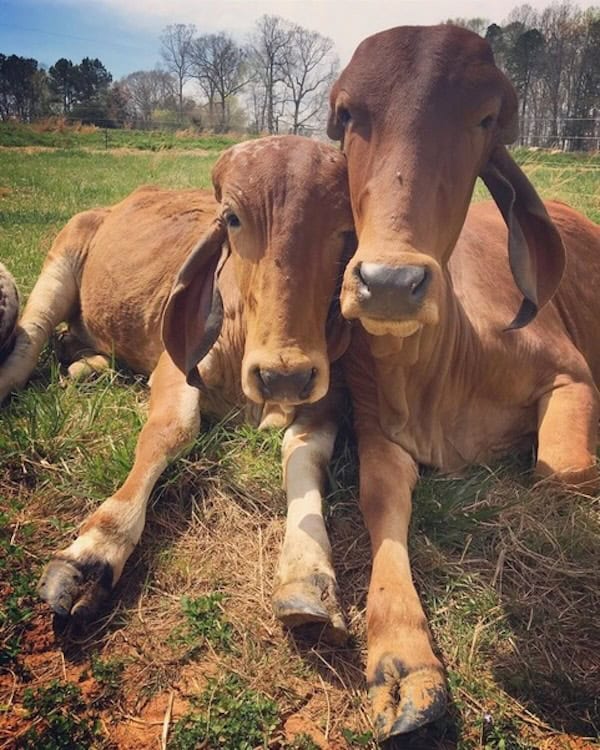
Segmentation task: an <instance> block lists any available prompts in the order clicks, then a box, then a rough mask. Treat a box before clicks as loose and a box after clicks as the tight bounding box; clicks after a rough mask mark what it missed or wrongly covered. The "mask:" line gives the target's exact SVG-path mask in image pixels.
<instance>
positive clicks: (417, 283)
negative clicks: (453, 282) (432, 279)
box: [410, 266, 429, 299]
mask: <svg viewBox="0 0 600 750" xmlns="http://www.w3.org/2000/svg"><path fill="white" fill-rule="evenodd" d="M416 268H418V266H417V267H416ZM419 276H420V278H419ZM428 286H429V271H428V270H427V268H426V267H425V266H422V267H421V268H419V275H415V278H413V279H412V280H411V282H410V295H411V297H413V298H414V299H421V298H422V297H423V295H424V294H425V292H426V291H427V287H428Z"/></svg>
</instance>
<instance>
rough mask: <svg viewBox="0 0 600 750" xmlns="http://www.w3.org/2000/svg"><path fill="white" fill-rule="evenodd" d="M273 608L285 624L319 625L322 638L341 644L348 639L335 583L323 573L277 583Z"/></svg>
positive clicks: (288, 625) (292, 625) (295, 626)
mask: <svg viewBox="0 0 600 750" xmlns="http://www.w3.org/2000/svg"><path fill="white" fill-rule="evenodd" d="M273 612H274V613H275V616H276V617H277V619H278V620H280V621H281V622H282V623H283V624H284V625H285V626H286V627H287V628H297V627H300V626H302V625H321V626H322V631H321V636H322V638H323V639H324V640H326V641H328V642H330V643H334V644H342V643H344V642H345V641H346V640H347V639H348V630H347V628H346V623H345V622H344V616H343V614H342V610H341V608H340V605H339V603H338V594H337V584H336V582H335V580H334V579H333V578H332V577H331V576H328V575H326V574H324V573H315V574H314V575H312V576H308V577H307V578H301V579H298V580H296V581H290V582H289V583H285V584H282V585H281V586H279V587H278V588H277V589H276V591H275V592H274V594H273Z"/></svg>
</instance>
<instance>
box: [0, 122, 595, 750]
mask: <svg viewBox="0 0 600 750" xmlns="http://www.w3.org/2000/svg"><path fill="white" fill-rule="evenodd" d="M10 133H11V131H10V128H8V129H3V128H0V143H4V144H5V145H6V144H7V143H8V140H7V139H9V138H11V137H13V136H14V137H15V138H16V135H14V133H13V135H12V136H11V135H10ZM18 135H19V137H20V138H24V137H25V136H23V133H20V134H18ZM41 135H42V136H44V137H47V138H48V139H49V140H48V141H46V142H45V143H38V145H51V146H58V147H59V148H58V149H57V150H54V151H32V152H28V151H24V150H14V151H11V150H10V149H5V150H1V151H0V259H1V260H2V261H3V262H4V263H6V264H7V265H8V266H9V267H10V269H11V270H12V271H13V273H14V275H15V276H16V278H17V281H18V283H19V285H20V287H21V290H22V292H23V296H24V297H26V296H27V294H28V293H29V291H30V290H31V288H32V286H33V283H34V281H35V278H36V276H37V274H38V272H39V270H40V268H41V264H42V261H43V258H44V255H45V253H46V252H47V251H48V249H49V247H50V245H51V242H52V239H53V237H54V236H55V234H56V233H57V232H58V230H59V229H60V228H61V226H62V225H63V224H64V223H65V222H66V221H67V220H68V219H69V218H70V217H71V216H72V215H73V214H74V213H76V212H77V211H81V210H84V209H86V208H90V207H92V206H98V205H106V204H109V203H113V202H115V201H117V200H119V199H121V198H123V197H124V196H125V195H127V194H128V193H129V192H130V191H131V190H133V189H134V188H135V187H137V186H138V185H139V184H141V183H152V182H154V183H158V184H161V185H163V186H165V187H182V188H183V187H192V186H199V187H205V188H208V187H209V186H210V168H211V166H212V164H213V163H214V160H215V159H216V157H217V154H218V149H217V146H216V145H215V146H214V147H213V146H207V145H204V146H200V145H199V144H196V143H195V142H194V144H195V145H190V144H188V142H187V141H186V140H185V139H180V140H181V143H183V144H185V145H180V141H179V140H178V141H177V146H176V148H174V149H170V150H169V149H164V150H158V151H155V152H150V151H147V150H142V149H138V150H137V151H136V152H125V151H122V152H112V153H111V152H110V151H107V152H104V151H101V150H92V149H95V148H96V147H97V143H95V142H94V141H93V138H96V137H97V134H94V133H92V134H89V140H85V139H86V138H88V134H85V133H83V134H80V135H81V137H80V139H79V140H78V141H77V142H76V143H75V145H76V146H77V148H75V149H72V150H67V149H66V148H65V145H66V144H65V143H62V144H61V143H59V142H58V141H55V142H53V143H52V142H50V140H51V137H58V134H41ZM111 135H112V134H111ZM126 135H130V136H131V137H132V138H137V137H138V136H137V135H135V134H124V136H123V137H125V136H126ZM145 135H146V134H141V135H140V136H139V138H140V142H142V140H143V139H142V136H145ZM33 137H34V136H33V135H31V134H30V135H29V136H28V138H29V140H28V141H27V143H26V144H25V143H24V144H23V145H31V144H32V140H31V139H32V138H33ZM35 137H36V138H37V136H35ZM77 137H78V138H79V136H77ZM119 137H120V136H119ZM3 139H4V140H3ZM132 143H133V142H130V143H129V144H127V143H123V144H122V145H126V146H128V147H129V148H136V147H135V146H134V145H132ZM215 143H216V141H215ZM188 145H190V150H189V151H188V153H182V152H181V151H180V149H183V148H184V147H185V148H187V147H188ZM221 145H222V144H221ZM195 148H196V149H197V148H202V149H206V150H210V151H211V154H210V155H206V154H204V153H194V150H193V149H195ZM516 157H517V159H518V160H519V161H520V162H521V163H522V164H523V165H524V168H525V170H526V171H527V172H528V174H530V175H531V177H532V180H533V181H534V183H535V184H536V186H537V187H538V188H539V190H540V192H541V194H542V195H543V196H544V197H546V198H550V197H556V198H559V199H562V200H565V201H566V202H569V203H571V204H573V205H574V206H576V207H577V208H579V209H580V210H582V211H583V212H584V213H586V214H587V215H589V216H590V217H591V218H593V219H595V220H596V221H598V220H600V206H599V196H600V157H598V156H589V155H588V156H574V155H569V154H542V153H541V152H529V151H519V152H517V153H516ZM478 190H479V188H478ZM478 197H480V198H481V197H483V192H478ZM146 404H147V388H146V385H145V382H144V381H143V380H142V379H138V378H134V377H132V376H131V375H130V374H128V373H119V374H115V373H107V374H104V375H102V376H101V377H99V378H97V379H96V380H95V381H94V382H92V383H81V384H77V385H74V384H65V383H64V382H63V381H62V377H61V373H60V371H59V369H58V367H57V365H56V363H55V359H54V357H53V355H52V353H51V352H50V350H47V351H46V352H45V353H44V355H43V357H42V359H41V361H40V363H39V365H38V368H37V369H36V372H35V374H34V376H33V378H32V380H31V382H30V383H29V385H28V386H27V388H26V389H25V390H24V391H23V392H22V393H20V394H18V395H16V396H15V397H13V398H12V399H11V400H10V401H9V403H8V404H6V405H5V406H4V407H3V408H2V412H1V414H0V513H1V514H2V515H1V516H0V585H1V586H2V588H1V589H0V593H1V595H2V603H1V609H0V647H1V649H2V650H1V651H0V654H1V656H0V660H1V663H0V671H1V670H4V677H6V678H7V680H8V682H7V683H1V682H0V691H2V688H3V687H4V686H5V685H8V687H9V689H8V690H6V691H5V692H4V691H3V692H1V694H0V744H1V742H2V741H5V740H6V739H7V737H10V736H11V735H7V734H2V732H3V731H4V730H3V729H2V721H1V720H2V719H6V720H7V721H9V722H10V721H14V722H15V724H14V725H13V724H9V728H8V729H7V730H6V731H7V732H16V731H24V733H23V734H21V735H20V736H21V737H22V740H20V741H21V742H22V743H24V742H30V744H29V745H28V746H29V747H40V748H44V747H48V748H50V747H61V746H65V747H67V746H68V747H70V746H71V745H61V744H60V743H61V742H64V741H66V740H64V739H61V738H64V737H65V736H66V735H67V734H69V736H70V737H71V739H72V741H73V742H80V744H81V746H89V747H95V746H96V744H98V745H99V746H110V741H111V736H112V733H113V732H114V731H116V729H119V730H121V731H133V728H135V729H136V731H142V729H141V728H143V727H145V729H144V731H146V732H147V734H146V735H144V736H143V737H140V739H139V743H140V744H139V746H140V747H156V746H157V742H158V740H157V738H158V737H159V736H160V731H161V727H162V721H163V718H164V715H165V711H166V704H165V703H161V704H160V707H159V709H156V710H155V709H154V707H153V703H152V701H154V700H156V701H159V700H164V699H165V696H167V695H168V694H169V692H170V691H175V692H176V693H177V695H181V696H182V698H183V700H184V701H185V704H184V706H183V707H182V708H180V709H179V712H178V713H177V715H174V717H173V720H172V722H171V731H170V735H169V737H170V739H169V743H170V747H173V748H185V747H196V746H197V744H198V743H201V742H204V741H205V740H206V741H207V742H208V745H207V746H209V747H212V746H214V747H227V748H231V749H232V750H234V749H235V748H236V747H239V748H244V747H246V746H250V747H256V746H262V745H264V743H265V742H271V743H272V746H274V747H281V748H286V747H287V748H290V749H291V748H294V747H296V748H298V750H299V748H301V747H306V748H309V747H311V746H312V745H311V743H312V742H313V740H312V739H310V737H309V736H308V735H306V734H304V733H302V732H301V733H300V734H298V735H297V736H296V737H295V738H290V737H287V735H286V732H285V722H286V721H287V719H288V717H290V716H299V717H301V718H302V719H303V720H304V721H306V722H307V724H306V726H309V725H310V726H313V725H314V726H315V727H317V728H318V730H319V731H320V732H321V733H325V732H326V731H329V736H330V739H331V740H332V742H337V743H338V745H339V747H341V748H343V747H350V748H353V747H367V748H371V750H373V748H374V747H375V745H374V742H373V740H372V735H371V734H370V731H371V727H370V726H369V723H368V719H367V716H366V713H365V707H366V694H365V686H364V680H363V676H362V670H363V668H364V653H363V648H364V619H365V618H364V608H365V592H366V586H367V577H368V568H369V545H368V539H367V536H366V532H365V530H364V527H363V525H362V521H361V519H360V514H359V512H358V508H357V502H356V499H357V498H356V494H357V469H356V452H355V446H353V444H352V442H351V441H348V440H347V435H346V434H345V435H344V437H343V438H342V439H340V440H339V441H338V447H337V449H336V455H335V458H334V461H333V462H332V466H331V469H330V475H331V486H330V491H329V497H328V505H329V507H328V522H329V525H330V529H331V538H332V543H333V547H334V559H335V563H336V567H337V570H338V573H339V582H340V588H341V591H342V596H343V606H344V609H345V611H346V612H347V615H348V619H349V622H350V627H351V632H352V636H353V641H352V642H351V644H350V646H348V647H347V648H343V649H332V648H329V647H327V646H325V645H323V644H321V645H319V646H314V647H313V646H312V645H310V646H305V645H303V644H302V643H300V642H299V643H296V642H295V641H294V640H293V639H291V638H288V637H287V636H286V635H285V634H284V633H283V632H282V631H281V629H280V628H279V626H278V625H277V624H276V623H275V622H274V620H273V618H272V615H271V612H270V603H269V597H270V591H271V586H272V581H273V579H274V575H275V571H274V567H275V562H276V559H277V554H278V552H279V548H280V544H281V539H282V534H283V527H284V512H285V498H284V495H283V492H282V490H281V468H280V464H279V462H280V434H278V433H276V432H273V433H262V432H258V431H256V430H253V429H252V428H249V427H246V426H240V425H239V419H237V418H235V416H234V417H232V418H231V419H227V420H223V421H222V422H220V423H217V424H214V423H212V424H208V423H207V424H206V425H205V429H204V430H203V431H202V432H201V434H200V435H199V436H198V438H197V440H196V441H195V443H194V446H193V448H192V450H191V452H190V454H189V455H188V456H187V457H185V458H182V459H180V460H179V461H177V462H174V463H173V464H172V465H171V466H170V467H169V469H168V470H167V471H166V472H165V474H164V476H163V478H162V479H161V481H160V483H159V486H158V487H157V489H156V490H155V492H154V494H153V497H152V501H151V506H150V508H149V512H148V527H147V529H146V531H145V532H144V535H143V537H142V542H141V544H140V546H139V549H138V550H136V551H135V552H134V554H133V556H132V558H131V560H130V562H129V563H128V565H127V567H126V569H125V574H124V576H123V579H122V581H121V582H120V583H119V585H118V587H117V590H116V592H115V595H114V596H113V598H112V600H111V602H109V607H108V608H107V611H106V612H105V613H104V614H103V616H102V617H101V619H100V620H99V622H98V623H96V624H94V626H93V627H92V628H91V630H89V631H86V632H84V633H83V634H82V633H77V632H69V633H67V634H66V635H65V636H64V639H63V640H59V641H57V640H56V639H55V638H54V636H53V635H52V632H51V629H50V621H49V617H48V614H47V612H46V611H45V610H44V608H43V607H41V606H39V605H38V604H37V602H36V598H35V596H34V592H33V589H34V585H35V581H36V579H37V576H38V575H39V572H40V570H41V567H42V565H43V564H44V562H45V561H46V560H47V558H48V557H49V555H50V554H52V553H53V552H54V551H55V550H57V549H61V548H64V547H65V546H66V545H67V544H69V542H70V540H71V539H72V538H73V535H74V533H75V531H76V529H77V527H78V525H79V523H80V522H81V521H82V520H83V519H84V518H85V516H86V514H87V513H89V512H90V511H91V510H92V509H93V508H95V507H97V505H98V504H99V503H100V502H101V501H102V500H103V499H104V498H105V497H107V496H109V495H110V494H112V493H113V492H114V491H115V489H116V488H117V487H118V486H119V485H120V484H121V483H122V481H123V480H124V478H125V476H126V474H127V472H128V470H129V468H130V466H131V462H132V457H133V452H134V449H135V443H136V440H137V435H138V433H139V429H140V427H141V425H142V423H143V421H144V419H145V413H146ZM528 465H529V463H528V460H527V457H525V459H524V461H522V462H517V461H516V460H511V461H508V462H506V463H504V464H502V465H501V466H500V467H494V468H493V469H483V468H478V469H473V470H471V471H470V472H468V473H467V474H466V475H465V476H462V477H460V478H446V477H439V476H436V475H435V474H432V473H427V474H426V475H425V476H424V477H423V478H422V480H421V481H420V482H419V485H418V488H417V491H416V493H415V498H414V515H413V524H412V530H411V532H412V533H411V556H412V560H413V566H414V575H415V580H416V585H417V587H418V588H419V591H420V593H421V596H422V599H423V601H424V605H425V607H426V610H427V612H428V616H429V620H430V623H431V627H432V630H433V634H434V637H435V642H436V646H437V648H438V649H439V650H440V652H441V654H442V656H443V660H444V663H445V664H446V665H447V668H448V679H449V684H450V687H451V691H452V705H451V707H450V711H449V713H448V715H447V717H446V718H445V720H444V721H442V722H439V723H438V725H437V726H436V727H434V728H433V729H431V730H428V731H427V732H424V733H422V734H419V733H417V736H416V737H415V738H414V739H413V740H411V743H410V744H409V745H407V747H418V746H422V747H427V748H431V749H432V750H435V748H444V750H446V748H450V747H453V748H454V747H456V748H458V749H459V750H471V749H472V748H473V749H475V748H490V749H492V748H493V749H494V750H500V749H501V748H504V749H505V750H506V749H508V748H511V749H512V748H514V749H515V750H525V748H537V747H540V746H542V742H543V741H545V740H546V739H548V738H550V737H552V736H553V735H552V732H551V730H552V731H554V730H561V729H562V730H564V731H566V732H571V733H573V735H574V736H577V735H584V736H592V735H593V734H594V733H595V732H597V730H598V727H599V724H600V722H599V719H598V717H599V716H600V710H599V706H598V695H600V668H599V667H598V658H597V654H598V641H597V611H598V587H597V578H596V576H597V572H596V571H597V563H598V559H597V552H596V550H597V539H598V534H599V528H598V518H597V514H596V513H595V510H596V505H595V503H596V501H595V499H594V498H587V497H585V496H578V495H569V496H568V497H561V496H558V497H556V496H551V495H547V494H544V492H543V491H541V490H536V489H534V488H532V487H531V483H530V480H529V476H528V473H527V470H528ZM207 592H213V593H207ZM182 603H183V607H182ZM40 632H41V633H42V634H43V636H44V638H46V639H47V645H45V646H43V647H42V646H39V643H38V638H39V634H40ZM173 632H176V633H177V634H178V637H179V638H180V643H179V645H180V646H183V648H184V649H185V653H186V658H181V654H180V653H179V650H178V649H174V648H173V643H172V642H170V640H169V635H170V634H171V633H173ZM595 634H596V635H595ZM48 644H50V645H48ZM196 647H197V648H196ZM36 649H37V650H36ZM40 649H41V650H40ZM44 649H45V650H44ZM190 652H193V653H190ZM44 654H47V658H46V661H45V662H43V663H42V662H41V660H40V657H41V656H43V655H44ZM63 657H64V664H65V665H66V669H67V675H68V679H67V680H65V675H64V673H63V666H62V665H63ZM188 657H189V658H188ZM11 675H15V678H14V680H15V682H14V694H13V695H12V697H11V693H12V686H13V678H12V676H11ZM32 675H38V676H39V684H36V685H35V688H32V689H31V690H29V692H26V691H27V688H28V685H29V682H30V680H31V679H32ZM232 675H238V677H234V676H232ZM53 680H58V682H54V681H53ZM78 680H80V681H81V684H82V685H85V686H87V685H88V681H92V682H93V683H94V685H95V688H94V691H92V693H91V695H92V697H91V698H89V697H85V698H84V697H83V696H84V693H83V692H80V691H79V688H78V684H79V683H78V682H77V681H78ZM85 695H86V696H87V693H86V694H85ZM15 709H17V710H15ZM43 711H45V715H42V712H43ZM98 715H101V717H102V719H103V724H100V725H97V724H96V721H97V718H98ZM131 716H134V717H139V722H141V723H140V724H132V723H131V721H130V718H127V717H131ZM532 717H533V718H532ZM100 726H104V727H106V732H105V731H104V730H103V729H100ZM15 727H16V728H15ZM29 731H31V732H34V733H35V734H28V732H29ZM97 732H98V733H97ZM152 732H154V734H152ZM80 735H81V738H82V739H78V738H79V737H80ZM73 738H75V739H73ZM220 738H225V739H220ZM52 742H54V743H55V744H51V743H52ZM419 742H421V743H422V744H421V745H419V744H418V743H419ZM564 742H565V744H564V747H565V748H569V747H570V746H569V744H568V739H567V740H565V741H564ZM35 743H38V744H37V745H36V744H35ZM44 743H46V744H44ZM86 743H87V744H86ZM94 743H96V744H94ZM186 743H187V744H186ZM194 743H196V744H194ZM211 743H212V744H211ZM219 743H221V744H219ZM223 743H225V744H223ZM227 743H229V744H227ZM244 743H254V744H250V745H244ZM277 743H279V744H277ZM294 743H295V744H294ZM588 745H589V747H592V746H593V744H592V743H591V741H589V742H588ZM25 746H27V745H25ZM72 746H73V747H76V746H77V745H72ZM556 747H557V748H558V747H560V745H558V744H557V745H556ZM574 747H575V746H574ZM577 750H580V748H578V749H577Z"/></svg>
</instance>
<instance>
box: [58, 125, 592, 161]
mask: <svg viewBox="0 0 600 750" xmlns="http://www.w3.org/2000/svg"><path fill="white" fill-rule="evenodd" d="M59 119H60V122H62V123H64V124H65V125H66V126H69V127H71V128H77V127H78V126H81V128H82V129H84V130H85V128H86V127H89V126H87V125H86V124H85V123H83V124H82V122H81V120H79V119H76V118H72V117H61V118H59ZM276 125H277V130H276V133H277V134H281V135H284V134H290V133H293V132H294V127H293V123H292V122H291V121H288V120H285V119H283V118H279V119H278V120H277V121H276ZM90 126H92V127H94V126H95V127H96V128H98V129H99V130H101V131H102V142H103V145H104V147H105V148H106V149H107V150H108V149H111V148H118V147H119V146H120V145H122V143H123V139H124V137H125V134H126V133H128V132H129V133H131V134H132V136H133V134H134V133H136V134H139V133H143V134H144V138H145V139H146V140H149V141H150V142H151V143H152V142H155V143H156V147H159V146H160V143H161V142H162V141H163V140H164V139H165V138H176V137H178V138H179V137H187V138H194V137H198V138H199V139H202V138H207V137H223V138H224V139H227V138H243V137H244V136H256V135H259V134H260V133H257V132H256V130H252V129H246V130H244V131H229V132H215V131H213V130H210V129H206V128H203V127H200V126H199V124H198V123H195V122H194V121H193V120H189V119H187V120H186V119H183V120H179V119H162V118H161V119H158V120H156V119H149V118H146V119H135V120H130V121H126V122H125V121H117V120H108V119H105V120H103V119H95V120H94V122H93V123H90ZM49 129H50V128H49ZM298 133H299V134H300V135H304V136H308V137H310V138H316V139H320V140H327V135H326V132H325V126H324V125H321V126H302V127H300V128H299V129H298ZM513 145H514V146H521V147H525V148H532V149H538V148H539V149H549V150H558V151H563V152H576V151H582V152H599V151H600V117H580V118H577V117H558V118H550V117H525V118H523V119H522V120H521V123H520V135H519V138H518V139H517V141H516V142H515V143H514V144H513Z"/></svg>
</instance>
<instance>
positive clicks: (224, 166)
mask: <svg viewBox="0 0 600 750" xmlns="http://www.w3.org/2000/svg"><path fill="white" fill-rule="evenodd" d="M234 151H235V146H233V147H232V148H228V149H227V151H224V152H223V153H222V154H221V156H219V158H218V159H217V161H216V162H215V165H214V167H213V168H212V172H211V176H212V184H213V188H214V191H215V198H216V199H217V200H218V201H219V203H220V202H221V197H222V194H221V186H222V185H223V182H224V180H225V174H226V173H227V171H228V170H229V166H230V164H231V160H232V158H233V152H234Z"/></svg>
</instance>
